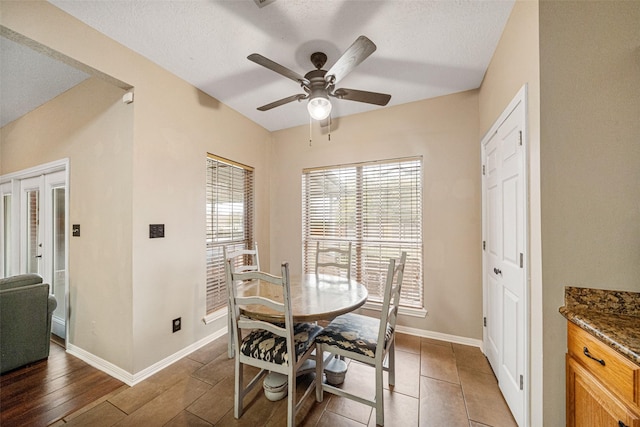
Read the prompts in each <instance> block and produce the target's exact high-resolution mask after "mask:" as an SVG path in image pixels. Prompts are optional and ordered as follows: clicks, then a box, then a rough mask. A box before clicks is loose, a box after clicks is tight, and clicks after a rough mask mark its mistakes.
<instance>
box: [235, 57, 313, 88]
mask: <svg viewBox="0 0 640 427" xmlns="http://www.w3.org/2000/svg"><path fill="white" fill-rule="evenodd" d="M247 59H248V60H249V61H253V62H255V63H256V64H258V65H262V66H263V67H265V68H268V69H270V70H271V71H275V72H276V73H278V74H280V75H283V76H285V77H287V78H289V79H291V80H293V81H294V82H297V83H300V84H307V85H308V84H309V80H307V79H305V78H304V77H302V76H301V75H300V74H298V73H296V72H295V71H291V70H290V69H288V68H287V67H285V66H283V65H280V64H278V63H277V62H273V61H272V60H270V59H269V58H265V57H264V56H262V55H260V54H258V53H252V54H251V55H249V56H247Z"/></svg>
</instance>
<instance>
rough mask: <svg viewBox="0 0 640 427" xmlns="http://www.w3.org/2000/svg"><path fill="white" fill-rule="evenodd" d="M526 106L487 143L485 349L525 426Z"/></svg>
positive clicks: (512, 109)
mask: <svg viewBox="0 0 640 427" xmlns="http://www.w3.org/2000/svg"><path fill="white" fill-rule="evenodd" d="M524 101H525V100H524V96H523V97H522V99H519V98H518V97H516V99H515V100H514V102H512V103H511V105H510V106H509V107H508V108H507V110H505V112H504V113H503V115H502V116H501V119H500V120H499V121H498V122H497V126H496V129H495V131H494V132H492V133H490V134H489V135H490V136H488V137H487V138H485V139H484V140H483V169H484V175H483V206H484V208H483V210H484V212H483V223H484V236H485V241H484V243H483V244H484V247H485V250H484V260H483V261H484V262H483V265H484V273H483V274H484V294H485V303H484V309H485V319H486V328H485V334H484V348H485V354H486V355H487V358H488V360H489V363H490V364H491V366H492V368H493V370H494V372H495V374H496V377H497V378H498V382H499V386H500V390H501V391H502V394H503V395H504V398H505V400H506V401H507V404H508V405H509V408H510V409H511V412H512V413H513V415H514V418H515V419H516V421H517V422H518V425H520V426H524V425H527V422H526V421H525V420H526V419H527V416H526V415H527V414H528V408H526V405H525V402H526V401H527V395H528V394H527V393H526V387H525V385H528V381H527V380H528V375H527V360H528V357H527V348H526V343H527V342H528V337H527V330H528V329H527V324H528V322H527V316H528V309H527V289H526V284H527V280H526V277H527V275H526V271H527V270H526V265H525V264H526V259H527V257H526V248H527V246H526V245H527V242H526V230H527V224H526V203H527V197H526V188H527V187H526V173H525V172H526V163H525V143H524V130H525V124H526V123H525V120H526V115H525V102H524ZM525 382H526V383H527V384H525Z"/></svg>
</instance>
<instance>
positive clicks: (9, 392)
mask: <svg viewBox="0 0 640 427" xmlns="http://www.w3.org/2000/svg"><path fill="white" fill-rule="evenodd" d="M121 387H126V385H125V384H124V383H123V382H122V381H119V380H117V379H115V378H113V377H111V376H109V375H107V374H105V373H104V372H102V371H99V370H97V369H95V368H93V367H92V366H90V365H88V364H86V363H85V362H83V361H82V360H80V359H78V358H76V357H73V356H70V355H68V354H67V353H66V352H65V350H64V348H63V347H62V346H60V345H59V344H58V343H57V342H56V341H55V340H52V341H51V348H50V350H49V359H47V360H41V361H39V362H35V363H33V364H31V365H28V366H25V367H22V368H19V369H16V370H13V371H11V372H7V373H5V374H4V375H2V376H0V425H1V426H2V427H13V426H16V427H17V426H20V427H23V426H47V425H49V424H52V423H54V422H55V421H58V420H60V419H62V418H63V417H65V416H67V415H69V414H71V413H73V412H75V411H77V410H78V409H80V408H82V407H84V406H86V405H87V404H90V403H91V402H93V401H95V400H96V399H99V398H101V397H103V396H105V395H108V394H109V393H111V392H113V391H115V390H118V389H119V388H121Z"/></svg>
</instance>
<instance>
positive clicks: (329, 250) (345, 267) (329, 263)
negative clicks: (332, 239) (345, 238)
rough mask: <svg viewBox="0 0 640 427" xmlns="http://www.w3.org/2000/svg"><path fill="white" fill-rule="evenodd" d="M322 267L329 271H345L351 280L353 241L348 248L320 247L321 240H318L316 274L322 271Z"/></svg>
mask: <svg viewBox="0 0 640 427" xmlns="http://www.w3.org/2000/svg"><path fill="white" fill-rule="evenodd" d="M321 269H323V271H325V272H327V273H331V272H334V271H338V272H340V271H343V272H344V275H346V277H347V279H349V280H351V242H349V244H348V246H347V248H346V249H345V248H342V247H320V242H317V244H316V274H319V273H321V271H320V270H321ZM336 269H338V270H336Z"/></svg>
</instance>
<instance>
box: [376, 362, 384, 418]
mask: <svg viewBox="0 0 640 427" xmlns="http://www.w3.org/2000/svg"><path fill="white" fill-rule="evenodd" d="M383 372H384V369H383V367H382V363H380V365H379V366H378V365H376V425H379V426H384V401H383V397H382V392H383V389H384V387H383V382H382V381H383V378H384V376H383V375H382V374H383Z"/></svg>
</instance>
